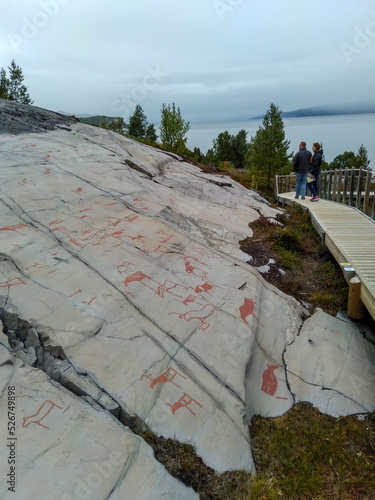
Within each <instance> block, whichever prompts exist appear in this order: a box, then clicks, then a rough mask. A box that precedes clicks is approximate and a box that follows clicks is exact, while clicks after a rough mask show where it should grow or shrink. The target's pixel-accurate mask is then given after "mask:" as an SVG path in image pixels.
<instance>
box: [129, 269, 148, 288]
mask: <svg viewBox="0 0 375 500" xmlns="http://www.w3.org/2000/svg"><path fill="white" fill-rule="evenodd" d="M145 278H148V276H147V274H144V273H142V271H137V272H136V273H134V274H132V275H130V276H127V277H126V278H125V279H124V281H123V283H124V285H125V286H128V285H129V284H130V283H132V282H133V281H139V282H141V281H142V280H144V279H145Z"/></svg>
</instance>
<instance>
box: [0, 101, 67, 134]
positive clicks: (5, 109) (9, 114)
mask: <svg viewBox="0 0 375 500" xmlns="http://www.w3.org/2000/svg"><path fill="white" fill-rule="evenodd" d="M73 121H74V119H73V118H71V117H67V116H64V115H60V114H58V113H54V112H53V111H48V110H46V109H42V108H37V107H35V106H29V105H27V104H19V103H16V102H13V101H7V100H5V99H0V134H24V133H29V132H45V131H47V130H53V129H55V128H61V127H64V128H68V127H69V124H70V123H72V122H73Z"/></svg>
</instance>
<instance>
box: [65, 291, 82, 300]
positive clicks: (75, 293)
mask: <svg viewBox="0 0 375 500" xmlns="http://www.w3.org/2000/svg"><path fill="white" fill-rule="evenodd" d="M78 293H82V290H81V289H79V290H78V291H77V292H74V293H72V295H69V297H68V299H70V298H71V297H74V295H77V294H78Z"/></svg>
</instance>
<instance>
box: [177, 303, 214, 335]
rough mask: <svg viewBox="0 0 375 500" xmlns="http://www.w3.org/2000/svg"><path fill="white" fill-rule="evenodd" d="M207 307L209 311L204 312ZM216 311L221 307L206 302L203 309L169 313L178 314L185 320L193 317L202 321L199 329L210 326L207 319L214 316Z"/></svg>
mask: <svg viewBox="0 0 375 500" xmlns="http://www.w3.org/2000/svg"><path fill="white" fill-rule="evenodd" d="M206 308H207V311H205V312H204V313H203V311H204V310H205V309H206ZM215 311H220V309H218V308H217V307H213V306H212V305H211V304H205V305H204V306H203V307H202V308H201V309H192V310H190V311H187V312H186V313H184V314H182V313H179V312H171V313H169V314H177V315H178V317H179V318H181V319H184V320H185V321H191V320H192V319H197V320H199V321H200V322H201V323H202V324H201V325H200V326H199V329H200V330H207V328H208V327H209V326H210V323H207V322H206V321H205V320H206V319H207V318H209V317H210V316H212V315H213V314H214V312H215ZM199 313H201V314H199Z"/></svg>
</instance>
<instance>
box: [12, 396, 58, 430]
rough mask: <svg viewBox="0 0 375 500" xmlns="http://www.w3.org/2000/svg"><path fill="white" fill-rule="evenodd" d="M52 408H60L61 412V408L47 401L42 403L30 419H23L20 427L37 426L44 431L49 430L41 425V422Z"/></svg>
mask: <svg viewBox="0 0 375 500" xmlns="http://www.w3.org/2000/svg"><path fill="white" fill-rule="evenodd" d="M54 407H56V408H60V410H62V407H61V406H59V405H57V404H55V403H53V402H52V401H50V400H49V399H48V400H47V401H44V403H43V404H42V406H41V407H40V408H39V410H38V411H37V412H36V413H35V414H34V415H31V416H30V417H23V423H22V427H28V426H29V425H30V424H38V425H40V426H41V427H44V428H45V429H49V427H47V426H46V425H44V424H42V423H41V421H42V420H43V419H44V418H45V417H46V416H47V415H48V414H49V413H50V412H51V410H52V408H54Z"/></svg>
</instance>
